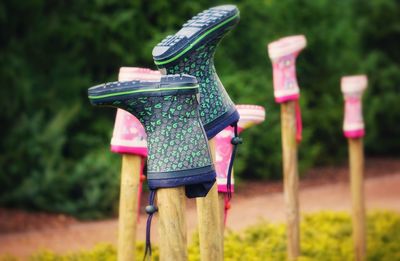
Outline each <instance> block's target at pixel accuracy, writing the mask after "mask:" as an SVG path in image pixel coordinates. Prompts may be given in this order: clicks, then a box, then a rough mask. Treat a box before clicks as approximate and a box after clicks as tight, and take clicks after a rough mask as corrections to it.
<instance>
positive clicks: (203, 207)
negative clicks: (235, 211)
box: [196, 140, 224, 261]
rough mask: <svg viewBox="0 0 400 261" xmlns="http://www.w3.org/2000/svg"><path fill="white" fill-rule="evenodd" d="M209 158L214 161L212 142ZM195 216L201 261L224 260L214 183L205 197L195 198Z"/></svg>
mask: <svg viewBox="0 0 400 261" xmlns="http://www.w3.org/2000/svg"><path fill="white" fill-rule="evenodd" d="M209 146H210V151H211V156H212V158H213V162H214V160H215V146H214V140H210V141H209ZM196 204H197V216H198V224H199V225H198V226H199V238H200V256H201V260H202V261H223V260H224V239H223V236H222V229H223V227H222V225H223V223H221V213H220V207H219V202H218V189H217V184H216V183H215V184H214V186H213V187H212V188H211V190H210V191H209V192H208V194H207V196H206V197H204V198H197V199H196Z"/></svg>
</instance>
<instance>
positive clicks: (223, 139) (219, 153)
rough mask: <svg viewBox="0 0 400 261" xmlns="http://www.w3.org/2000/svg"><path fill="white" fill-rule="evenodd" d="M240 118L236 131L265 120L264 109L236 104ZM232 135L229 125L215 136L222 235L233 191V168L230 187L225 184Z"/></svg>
mask: <svg viewBox="0 0 400 261" xmlns="http://www.w3.org/2000/svg"><path fill="white" fill-rule="evenodd" d="M236 109H237V110H238V112H239V115H240V120H239V122H238V133H239V134H240V133H241V132H242V131H243V130H244V129H247V128H249V127H251V126H253V125H256V124H260V123H261V122H263V121H264V120H265V109H264V108H263V107H261V106H257V105H236ZM232 137H234V129H233V128H232V127H231V126H229V127H227V128H225V129H224V130H223V131H221V132H220V133H218V134H217V136H215V138H214V140H215V161H214V165H215V171H216V172H217V184H218V197H219V207H220V218H221V223H222V224H223V225H222V227H221V228H222V235H224V228H225V226H224V224H225V223H226V219H227V214H228V210H229V209H230V205H231V204H230V197H229V196H228V194H229V193H231V194H232V193H233V192H234V178H233V176H234V175H233V170H232V175H231V187H230V188H228V186H227V177H228V171H229V163H230V159H231V155H232V150H233V146H232V143H231V141H232Z"/></svg>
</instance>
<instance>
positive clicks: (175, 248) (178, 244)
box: [157, 187, 188, 261]
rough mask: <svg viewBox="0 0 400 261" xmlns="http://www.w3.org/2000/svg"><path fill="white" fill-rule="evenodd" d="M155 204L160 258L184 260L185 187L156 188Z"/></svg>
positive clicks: (185, 256) (186, 254)
mask: <svg viewBox="0 0 400 261" xmlns="http://www.w3.org/2000/svg"><path fill="white" fill-rule="evenodd" d="M157 205H158V215H159V225H158V227H159V239H160V241H159V242H160V243H159V245H160V260H162V261H169V260H171V261H186V260H187V259H188V253H187V232H186V216H185V209H186V198H185V188H184V187H177V188H160V189H158V190H157Z"/></svg>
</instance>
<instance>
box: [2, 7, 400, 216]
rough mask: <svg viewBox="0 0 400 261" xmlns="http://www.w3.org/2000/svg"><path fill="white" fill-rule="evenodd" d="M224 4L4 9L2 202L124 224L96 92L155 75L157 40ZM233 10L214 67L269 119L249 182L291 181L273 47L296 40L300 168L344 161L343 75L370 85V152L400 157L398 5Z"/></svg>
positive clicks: (245, 155)
mask: <svg viewBox="0 0 400 261" xmlns="http://www.w3.org/2000/svg"><path fill="white" fill-rule="evenodd" d="M225 2H226V1H225V0H224V1H222V0H221V1H210V0H198V1H192V2H190V1H177V0H175V1H162V0H159V1H155V0H154V1H131V0H107V1H103V0H90V1H48V0H47V1H46V0H34V1H13V0H5V1H2V2H1V3H0V26H1V28H2V30H1V32H0V52H1V55H0V83H1V85H2V88H0V110H1V111H2V113H1V114H0V123H1V126H2V128H0V135H1V137H2V138H1V140H0V149H1V151H2V153H1V156H0V205H1V206H6V207H20V208H26V209H33V210H44V211H53V212H58V211H60V212H64V213H67V214H72V215H75V216H78V217H84V218H89V217H91V218H93V217H99V216H101V215H103V216H104V215H110V214H112V213H113V209H114V205H115V202H116V200H117V193H116V192H117V191H118V188H117V184H118V183H117V180H118V173H119V161H120V158H119V157H118V155H105V154H109V152H108V151H107V149H108V144H109V141H110V136H111V131H112V126H113V120H114V119H113V118H114V113H115V112H114V111H113V110H111V109H98V108H92V107H91V106H90V104H89V102H88V100H87V93H86V91H87V88H88V87H89V86H91V85H94V84H96V83H100V82H105V81H110V80H115V79H116V77H117V71H118V68H119V67H120V66H122V65H124V66H142V67H151V68H154V65H153V62H152V57H151V50H152V48H153V46H154V45H155V44H156V43H157V42H159V41H160V40H161V39H163V38H164V37H165V36H166V35H168V34H171V33H173V32H175V31H176V30H177V28H179V26H180V25H181V24H182V23H183V22H184V21H185V20H186V19H188V18H189V17H191V16H192V15H193V14H195V13H197V12H199V11H200V10H202V9H204V8H208V7H210V6H212V5H216V4H218V3H225ZM232 3H235V4H237V5H238V6H239V8H240V10H241V22H240V23H239V25H238V26H237V28H236V29H235V30H233V32H232V33H231V34H230V35H228V36H227V37H226V38H225V39H224V40H223V42H222V44H221V45H220V47H219V48H218V51H217V53H216V57H215V60H216V68H217V70H218V72H219V75H220V77H221V79H222V82H223V83H224V85H225V87H226V88H227V90H228V91H229V93H230V94H231V96H232V98H233V99H234V101H235V102H236V103H251V104H259V105H263V106H265V107H266V110H267V120H266V122H265V123H263V124H262V125H260V126H257V127H254V128H252V129H251V130H247V131H246V132H244V133H243V138H244V140H245V143H244V144H243V145H242V146H241V148H240V150H239V154H240V155H239V157H238V161H237V164H236V166H235V168H236V172H235V173H236V174H237V177H238V178H275V179H277V178H280V175H281V145H280V122H279V106H278V105H276V104H275V103H274V101H273V94H272V93H273V92H272V78H271V63H270V61H269V58H268V57H267V52H266V44H267V43H268V42H270V41H272V40H274V39H277V38H279V37H282V36H286V35H290V34H299V33H303V34H305V35H306V37H307V40H308V47H307V48H306V49H305V50H304V52H302V54H301V55H300V57H299V60H298V75H299V83H300V85H301V87H302V98H301V105H302V112H303V119H304V135H303V136H304V140H303V142H302V145H301V150H300V167H301V169H302V170H304V169H306V168H308V167H310V166H312V165H316V164H318V165H321V164H333V163H336V162H338V161H342V160H344V159H345V158H346V142H345V140H344V138H343V137H342V133H341V125H342V109H343V108H342V107H343V104H342V95H341V93H340V90H339V80H340V77H341V76H342V75H345V74H354V73H367V74H368V75H369V79H370V85H369V89H368V91H367V93H366V96H365V105H366V106H365V118H366V124H367V137H366V140H365V142H366V152H367V154H368V155H391V156H395V155H399V152H400V149H399V148H400V139H396V138H394V137H398V136H399V135H400V124H395V122H397V121H398V119H399V118H400V103H399V102H398V101H399V99H400V89H399V86H400V73H399V71H400V62H399V61H400V51H399V50H400V49H399V48H398V46H399V44H400V37H399V36H400V35H399V34H400V33H399V29H398V28H399V27H400V20H399V17H400V3H399V2H398V1H396V0H375V1H362V0H338V1H335V2H334V3H333V2H332V1H328V0H303V1H296V0H268V1H266V0H265V1H259V0H246V1H244V0H243V1H232ZM103 154H104V155H103ZM99 158H101V159H104V161H102V160H96V159H99ZM105 160H107V161H105ZM92 161H93V162H92ZM94 164H99V165H98V166H93V165H94ZM89 179H90V181H89ZM88 183H90V184H88ZM98 204H99V205H98Z"/></svg>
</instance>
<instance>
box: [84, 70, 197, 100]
mask: <svg viewBox="0 0 400 261" xmlns="http://www.w3.org/2000/svg"><path fill="white" fill-rule="evenodd" d="M198 89H199V85H198V83H197V80H196V78H195V77H193V76H189V75H180V76H179V75H166V76H163V77H162V78H161V80H160V81H155V82H154V81H126V82H111V83H105V84H100V85H96V86H94V87H91V88H89V90H88V96H89V99H90V102H91V103H92V104H94V105H96V104H99V103H104V102H107V101H110V100H116V99H130V98H133V97H139V96H143V94H146V96H166V95H178V94H192V93H198Z"/></svg>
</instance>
